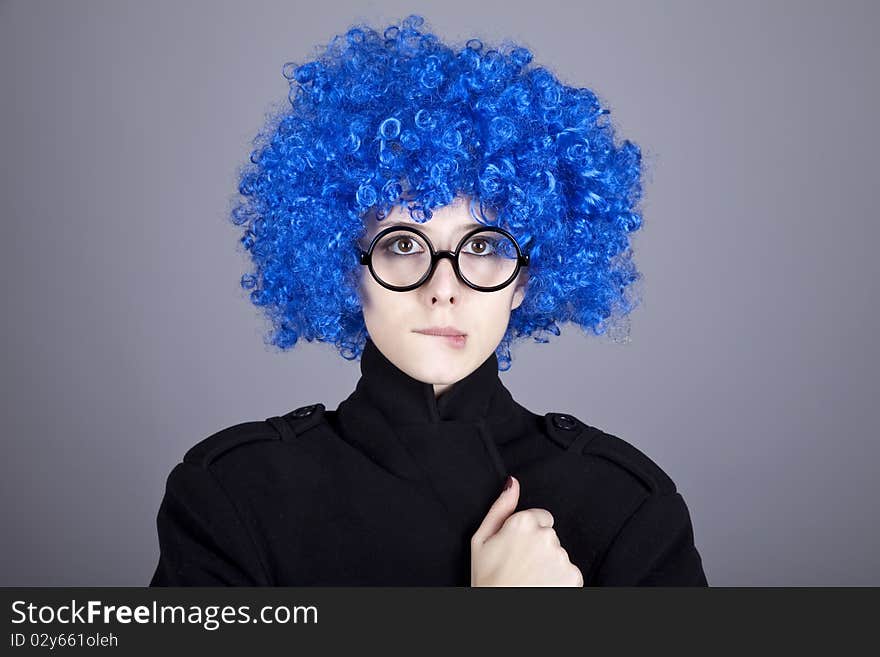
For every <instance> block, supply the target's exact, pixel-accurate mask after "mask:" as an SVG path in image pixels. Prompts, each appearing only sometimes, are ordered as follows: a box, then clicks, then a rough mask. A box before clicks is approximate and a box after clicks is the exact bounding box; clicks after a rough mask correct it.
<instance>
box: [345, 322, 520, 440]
mask: <svg viewBox="0 0 880 657" xmlns="http://www.w3.org/2000/svg"><path fill="white" fill-rule="evenodd" d="M355 395H357V396H359V397H361V398H363V399H364V400H366V401H367V402H368V403H370V404H372V405H373V406H374V407H375V408H376V409H377V410H378V411H379V412H380V413H381V414H382V415H383V416H384V418H385V421H386V422H387V423H388V424H389V425H391V426H393V427H402V426H406V425H412V424H437V423H440V422H450V421H455V422H468V423H477V422H480V421H486V422H489V423H495V422H496V421H497V420H503V419H504V418H506V417H508V416H509V415H510V413H511V411H512V410H513V406H514V402H513V398H512V397H511V395H510V392H509V391H508V390H507V389H506V388H505V387H504V386H503V385H502V383H501V379H500V378H499V376H498V358H497V356H496V355H495V353H494V352H493V353H492V354H491V355H490V356H489V357H488V358H487V359H486V360H485V361H484V362H483V363H482V364H481V365H480V366H479V367H477V369H475V370H474V371H473V372H471V373H470V374H468V375H467V376H466V377H465V378H463V379H461V380H460V381H457V382H456V383H455V384H453V385H452V386H450V387H449V388H448V389H447V390H446V391H445V392H444V393H443V394H442V395H440V397H439V398H436V397H435V396H434V386H433V385H432V384H430V383H425V382H423V381H419V380H417V379H414V378H413V377H411V376H410V375H409V374H407V373H406V372H404V371H402V370H401V369H399V368H398V367H397V366H396V365H394V363H392V362H391V361H390V360H388V358H387V357H386V356H385V354H383V353H382V352H381V351H379V348H378V347H377V346H376V345H375V343H374V342H373V341H372V340H371V339H369V338H368V339H367V342H366V346H365V347H364V351H363V354H362V356H361V379H360V380H359V381H358V384H357V388H356V390H355Z"/></svg>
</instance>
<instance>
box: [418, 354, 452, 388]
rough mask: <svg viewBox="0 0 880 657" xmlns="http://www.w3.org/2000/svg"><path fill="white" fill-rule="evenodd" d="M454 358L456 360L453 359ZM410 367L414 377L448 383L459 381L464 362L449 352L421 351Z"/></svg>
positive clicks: (420, 379)
mask: <svg viewBox="0 0 880 657" xmlns="http://www.w3.org/2000/svg"><path fill="white" fill-rule="evenodd" d="M453 359H454V360H453ZM411 364H412V367H411V368H410V369H411V371H412V372H413V374H411V376H412V377H413V378H414V379H418V380H419V381H423V382H425V383H432V384H440V385H446V384H451V383H455V382H456V381H459V380H460V379H461V378H462V376H461V370H462V369H463V366H464V363H463V362H461V361H460V360H459V358H456V354H449V353H442V352H437V353H424V352H423V353H420V354H418V355H416V356H414V357H413V360H412V361H411Z"/></svg>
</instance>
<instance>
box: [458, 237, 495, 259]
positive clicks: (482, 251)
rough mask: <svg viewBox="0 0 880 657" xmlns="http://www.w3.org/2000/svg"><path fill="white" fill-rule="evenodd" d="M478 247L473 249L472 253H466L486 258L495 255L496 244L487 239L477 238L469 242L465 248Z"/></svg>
mask: <svg viewBox="0 0 880 657" xmlns="http://www.w3.org/2000/svg"><path fill="white" fill-rule="evenodd" d="M471 245H476V246H474V247H473V250H472V251H467V252H466V253H470V254H472V255H478V256H485V255H492V254H493V253H495V244H494V242H493V241H492V240H488V239H486V238H485V237H475V238H474V239H472V240H470V241H468V243H467V244H466V245H465V246H471Z"/></svg>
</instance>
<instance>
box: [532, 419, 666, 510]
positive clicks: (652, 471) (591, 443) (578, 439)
mask: <svg viewBox="0 0 880 657" xmlns="http://www.w3.org/2000/svg"><path fill="white" fill-rule="evenodd" d="M544 426H545V428H546V431H547V434H548V435H549V436H550V438H552V439H553V440H554V441H555V442H556V443H558V444H559V445H561V446H562V447H563V448H565V449H567V450H570V451H574V452H577V453H579V454H581V455H583V456H585V457H594V458H602V459H605V460H606V461H610V462H611V463H614V464H615V465H616V466H618V467H619V468H621V469H623V470H625V471H626V472H627V473H628V474H629V475H630V476H632V477H635V478H636V479H637V480H638V481H639V482H641V484H642V485H644V486H645V487H647V488H648V489H649V490H650V491H651V492H653V493H658V494H667V493H674V492H675V491H676V488H675V483H674V482H673V481H672V479H671V478H670V477H669V475H667V474H666V472H664V471H663V468H661V467H660V466H659V465H657V463H655V462H654V461H653V460H651V458H649V457H648V456H647V455H646V454H645V453H644V452H642V451H641V450H639V449H638V448H637V447H635V446H633V445H631V444H630V443H628V442H627V441H625V440H623V439H622V438H618V437H617V436H614V435H612V434H610V433H606V432H604V431H602V430H601V429H597V428H596V427H592V426H590V425H588V424H586V423H584V422H582V421H581V420H579V419H578V418H576V417H575V416H573V415H571V414H570V413H547V414H546V415H544Z"/></svg>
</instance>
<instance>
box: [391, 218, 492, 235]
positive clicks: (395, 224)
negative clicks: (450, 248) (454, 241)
mask: <svg viewBox="0 0 880 657" xmlns="http://www.w3.org/2000/svg"><path fill="white" fill-rule="evenodd" d="M428 223H430V220H429V221H426V222H425V223H423V224H420V223H416V222H412V221H394V222H391V223H386V224H385V225H382V222H378V226H379V230H383V229H385V228H391V227H395V228H399V227H403V228H416V229H418V230H424V228H425V224H428ZM477 227H486V228H488V226H486V225H485V224H479V223H470V224H459V225H458V226H456V227H455V228H454V229H453V230H454V232H456V233H463V232H465V231H466V230H469V229H471V228H477ZM377 232H378V231H377ZM424 232H426V233H429V234H430V233H431V231H424Z"/></svg>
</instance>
